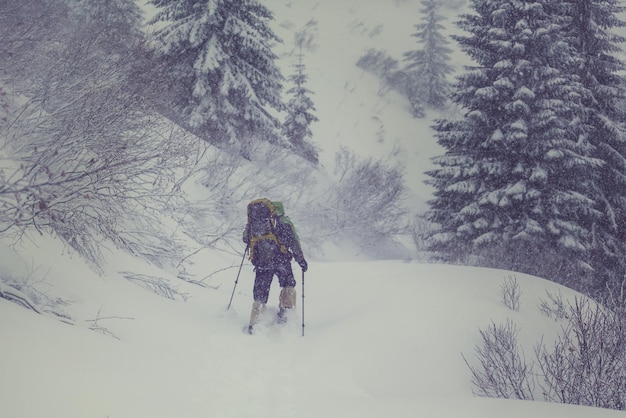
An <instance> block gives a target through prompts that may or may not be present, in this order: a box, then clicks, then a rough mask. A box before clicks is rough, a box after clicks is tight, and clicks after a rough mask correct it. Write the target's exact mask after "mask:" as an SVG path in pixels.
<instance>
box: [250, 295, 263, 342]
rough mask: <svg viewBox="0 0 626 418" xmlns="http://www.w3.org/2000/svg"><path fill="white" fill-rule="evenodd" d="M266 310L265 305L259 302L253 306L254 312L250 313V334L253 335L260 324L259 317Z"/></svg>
mask: <svg viewBox="0 0 626 418" xmlns="http://www.w3.org/2000/svg"><path fill="white" fill-rule="evenodd" d="M264 309H265V304H264V303H262V302H259V301H257V300H255V301H254V303H253V304H252V311H251V312H250V325H248V333H250V334H252V332H253V330H254V326H255V325H256V324H257V322H259V316H261V313H262V312H263V310H264Z"/></svg>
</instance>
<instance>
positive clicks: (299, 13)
mask: <svg viewBox="0 0 626 418" xmlns="http://www.w3.org/2000/svg"><path fill="white" fill-rule="evenodd" d="M275 4H276V5H275V6H273V11H274V13H275V25H274V26H275V27H274V30H275V31H276V33H277V34H278V35H279V36H280V37H281V38H282V39H283V44H282V45H280V46H279V47H278V48H277V52H278V54H279V56H280V60H279V64H280V65H281V67H282V69H283V73H284V74H286V75H288V74H290V72H291V71H293V69H292V68H291V66H292V65H293V63H294V62H295V59H296V58H295V53H297V50H296V49H295V46H294V36H295V34H296V33H298V32H301V31H305V30H306V32H307V33H308V34H309V36H310V37H311V39H312V41H311V47H310V48H308V49H305V50H304V51H303V55H304V63H305V65H306V69H307V71H308V72H309V76H310V79H309V84H308V87H309V88H310V90H311V91H312V92H313V95H312V99H313V101H314V102H315V106H316V108H317V113H316V114H317V116H318V118H319V119H320V121H319V122H318V123H315V124H313V125H312V126H311V127H312V130H313V141H314V142H315V143H316V144H318V145H319V146H320V148H321V151H322V152H321V155H320V160H321V162H322V164H323V165H324V166H325V167H326V168H327V169H329V170H332V169H333V167H334V158H335V152H336V151H337V150H338V149H339V148H340V147H341V146H345V147H348V148H349V149H352V150H354V151H355V152H356V153H357V154H359V155H361V156H363V157H374V158H388V159H390V161H397V162H400V163H401V164H403V165H404V166H405V168H406V173H407V185H408V186H409V187H410V189H411V191H412V192H413V198H414V201H413V202H412V204H411V205H410V206H412V207H413V208H416V207H417V208H423V203H424V202H425V200H427V199H428V198H429V197H430V190H429V189H428V188H427V187H426V186H425V185H424V184H423V183H422V179H423V173H424V171H425V170H427V169H429V168H430V167H431V165H430V160H429V159H430V157H432V156H433V155H436V154H437V153H439V146H438V145H437V144H436V143H435V140H434V138H433V136H432V132H431V130H430V125H431V123H432V117H434V116H435V115H433V114H431V115H429V116H430V117H427V118H424V119H414V118H412V117H411V115H410V113H409V103H408V101H407V100H406V98H404V97H402V96H401V95H400V94H399V93H397V92H395V91H393V90H392V91H388V92H386V93H384V94H379V92H380V90H382V89H381V87H382V82H381V80H379V79H378V78H377V77H376V76H375V75H373V74H371V73H368V72H367V71H365V70H362V69H359V68H358V67H357V66H356V63H357V61H358V59H359V58H360V57H361V56H363V55H364V54H365V53H366V52H367V51H368V50H369V49H372V48H375V49H382V50H386V51H388V53H389V54H390V56H392V57H393V58H394V59H396V60H398V61H399V62H400V65H403V64H402V54H403V53H404V52H407V51H410V50H412V49H416V48H417V44H416V43H415V38H413V37H411V34H412V33H413V32H414V30H415V28H414V25H415V24H416V23H419V21H420V19H421V16H420V14H419V10H420V2H419V0H405V1H397V0H385V1H377V2H368V5H367V7H363V2H362V1H358V0H346V1H341V2H334V1H328V0H322V1H315V2H293V1H289V0H282V1H280V2H275ZM452 21H453V19H451V20H450V23H452ZM450 26H452V25H450ZM460 59H461V60H462V59H463V58H462V57H460ZM456 60H457V58H455V61H456ZM455 64H458V63H456V62H455Z"/></svg>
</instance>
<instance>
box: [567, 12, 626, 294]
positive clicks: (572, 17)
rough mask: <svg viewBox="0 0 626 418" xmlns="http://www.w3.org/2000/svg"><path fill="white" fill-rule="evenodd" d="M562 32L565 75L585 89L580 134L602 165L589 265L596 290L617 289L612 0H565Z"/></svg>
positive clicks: (624, 253) (624, 141)
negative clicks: (567, 55)
mask: <svg viewBox="0 0 626 418" xmlns="http://www.w3.org/2000/svg"><path fill="white" fill-rule="evenodd" d="M565 6H566V7H565V8H564V11H565V14H566V16H567V17H568V20H567V22H568V23H567V25H566V26H565V33H566V35H567V37H568V39H569V42H570V43H571V44H572V45H573V46H574V48H575V51H576V54H577V57H576V58H577V59H576V60H574V61H573V62H572V64H573V65H572V67H571V71H572V72H573V73H575V74H577V75H578V76H579V77H580V80H581V82H582V83H583V84H584V85H585V87H586V88H587V89H588V94H587V96H586V97H585V100H584V101H583V103H584V105H585V106H586V113H585V116H586V120H587V125H588V126H589V127H590V129H589V131H588V132H587V133H586V135H587V137H588V138H589V142H590V143H591V144H593V145H594V148H593V153H594V156H595V157H596V158H598V159H600V160H602V161H603V162H604V164H603V166H602V167H601V169H600V174H599V176H598V178H597V181H596V184H595V185H594V187H593V190H594V191H595V192H596V195H595V200H596V202H597V209H598V210H599V211H601V212H602V214H603V216H602V219H601V220H599V221H598V222H596V223H594V224H593V228H592V230H593V237H592V243H593V249H592V255H593V257H592V260H591V261H592V265H593V267H594V279H595V283H594V285H595V287H596V291H600V292H603V291H606V290H607V286H608V288H609V289H612V288H615V287H619V286H620V285H621V282H622V280H623V278H624V277H626V137H625V135H626V131H625V129H624V124H625V122H626V118H625V114H624V109H623V104H624V99H625V92H624V77H623V76H622V75H620V74H622V73H623V70H624V64H623V62H622V61H620V59H619V58H617V57H618V55H619V54H620V52H621V51H620V48H619V47H618V45H619V44H620V43H624V41H625V39H624V37H622V36H618V35H615V34H613V33H611V30H612V29H614V28H620V27H624V22H622V21H621V20H619V19H618V17H617V16H618V14H619V13H621V12H623V11H624V8H623V7H621V6H620V5H619V2H618V1H617V0H607V1H598V0H570V1H567V2H566V3H565Z"/></svg>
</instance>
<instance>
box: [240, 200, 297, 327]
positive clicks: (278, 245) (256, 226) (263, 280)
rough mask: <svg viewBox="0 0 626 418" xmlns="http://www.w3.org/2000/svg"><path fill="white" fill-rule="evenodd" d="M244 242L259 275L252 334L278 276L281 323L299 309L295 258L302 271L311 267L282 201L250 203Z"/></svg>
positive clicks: (256, 277)
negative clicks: (291, 310) (292, 266)
mask: <svg viewBox="0 0 626 418" xmlns="http://www.w3.org/2000/svg"><path fill="white" fill-rule="evenodd" d="M243 241H244V242H245V243H246V244H247V245H248V248H249V249H250V261H251V262H252V265H254V270H255V272H256V276H255V279H254V289H253V297H254V302H253V304H252V312H251V313H250V324H249V325H248V332H249V333H252V331H253V328H254V326H255V325H256V323H257V322H258V320H259V316H260V315H261V312H263V310H264V308H265V305H266V304H267V300H268V297H269V293H270V286H271V284H272V280H273V278H274V275H276V276H277V277H278V284H279V285H280V287H281V290H280V297H279V311H278V318H277V320H278V322H285V321H286V319H287V318H286V313H287V311H288V310H289V309H293V308H295V306H296V288H295V286H296V280H295V278H294V276H293V270H292V269H291V258H292V257H293V258H294V259H295V260H296V262H297V263H298V264H299V265H300V268H301V269H302V272H305V271H307V268H308V265H307V262H306V260H305V259H304V255H303V254H302V249H301V248H300V241H299V238H298V235H297V233H296V231H295V227H294V226H293V224H292V223H291V220H290V219H289V218H288V217H287V216H285V210H284V208H283V204H282V203H281V202H271V201H270V200H268V199H257V200H254V201H252V202H250V203H249V204H248V223H247V224H246V228H245V230H244V233H243Z"/></svg>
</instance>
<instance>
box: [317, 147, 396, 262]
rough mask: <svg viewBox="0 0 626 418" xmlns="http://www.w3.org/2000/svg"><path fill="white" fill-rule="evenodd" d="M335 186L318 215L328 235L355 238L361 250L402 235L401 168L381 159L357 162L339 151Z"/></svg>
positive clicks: (344, 150) (345, 152)
mask: <svg viewBox="0 0 626 418" xmlns="http://www.w3.org/2000/svg"><path fill="white" fill-rule="evenodd" d="M335 176H336V180H337V185H336V186H335V188H334V189H331V190H329V192H328V193H327V194H326V199H325V200H326V201H325V205H326V206H325V207H324V208H322V209H321V210H320V211H319V212H318V213H320V214H321V215H322V219H323V223H324V225H320V227H321V230H324V231H328V234H329V235H330V236H341V237H348V238H352V239H356V241H357V242H359V243H361V245H362V248H363V249H364V250H368V251H370V250H374V252H375V250H376V249H375V248H372V246H377V245H382V244H383V243H384V242H385V241H389V240H392V239H393V236H394V235H395V234H399V233H403V232H406V230H407V229H408V223H407V220H406V217H405V216H406V210H405V208H404V206H403V204H404V197H405V192H406V188H405V185H404V174H403V168H402V167H401V166H398V165H392V164H389V163H387V162H385V161H384V160H382V159H379V160H374V159H371V158H368V159H361V158H359V157H358V156H356V155H355V154H354V153H353V152H351V151H350V150H348V149H346V148H342V149H341V150H340V151H339V152H338V153H337V156H336V166H335Z"/></svg>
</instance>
